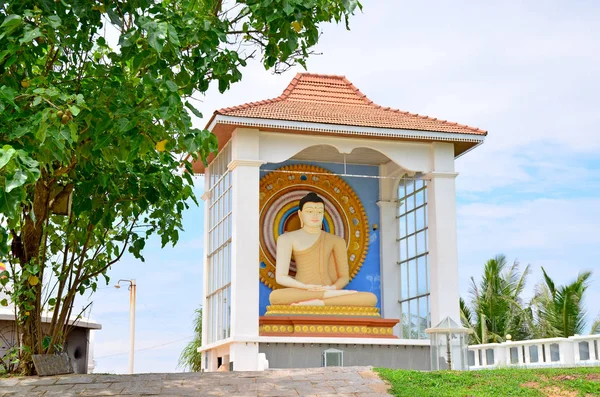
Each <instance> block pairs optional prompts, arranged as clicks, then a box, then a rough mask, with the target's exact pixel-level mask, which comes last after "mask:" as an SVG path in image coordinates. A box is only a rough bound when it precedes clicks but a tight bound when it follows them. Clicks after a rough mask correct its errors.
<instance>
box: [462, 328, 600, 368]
mask: <svg viewBox="0 0 600 397" xmlns="http://www.w3.org/2000/svg"><path fill="white" fill-rule="evenodd" d="M599 349H600V335H584V336H580V335H576V336H571V337H569V338H548V339H535V340H523V341H509V342H503V343H487V344H483V345H471V346H469V352H468V354H467V359H468V363H469V369H471V370H473V369H486V368H498V367H530V368H534V367H576V366H584V367H590V366H600V355H599Z"/></svg>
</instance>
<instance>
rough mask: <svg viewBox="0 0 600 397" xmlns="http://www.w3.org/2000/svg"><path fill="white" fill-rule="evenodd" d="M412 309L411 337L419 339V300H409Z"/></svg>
mask: <svg viewBox="0 0 600 397" xmlns="http://www.w3.org/2000/svg"><path fill="white" fill-rule="evenodd" d="M408 304H409V309H408V310H409V311H410V339H418V337H419V335H418V332H419V321H418V320H419V310H418V308H417V300H416V299H413V300H411V301H408Z"/></svg>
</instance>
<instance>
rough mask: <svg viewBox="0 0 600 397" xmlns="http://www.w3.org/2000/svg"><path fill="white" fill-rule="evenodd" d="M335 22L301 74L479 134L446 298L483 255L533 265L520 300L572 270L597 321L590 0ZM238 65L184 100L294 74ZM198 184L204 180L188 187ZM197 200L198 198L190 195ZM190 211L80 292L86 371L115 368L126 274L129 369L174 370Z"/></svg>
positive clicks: (597, 8) (236, 94)
mask: <svg viewBox="0 0 600 397" xmlns="http://www.w3.org/2000/svg"><path fill="white" fill-rule="evenodd" d="M363 3H364V9H363V12H362V13H361V12H358V13H357V15H356V16H355V17H354V18H353V19H352V20H351V31H346V30H345V28H344V27H343V25H327V26H324V29H323V35H322V37H321V40H320V43H319V45H318V46H317V48H316V50H317V52H319V53H321V55H319V56H315V57H313V58H312V59H310V60H309V62H308V71H309V72H313V73H325V74H336V75H345V76H346V77H347V78H348V79H349V80H350V81H351V82H353V83H354V85H355V86H356V87H358V88H359V89H360V90H361V91H362V92H363V93H364V94H366V95H367V96H368V97H369V98H370V99H371V100H373V101H375V103H378V104H380V105H382V106H390V107H392V108H399V109H402V110H406V111H410V112H413V113H418V114H425V115H428V116H432V117H437V118H440V119H446V120H451V121H456V122H459V123H462V124H468V125H471V126H475V127H479V128H482V129H485V130H488V131H489V135H488V137H487V138H486V141H485V143H484V144H483V145H482V146H480V147H478V148H477V149H475V150H473V151H471V152H469V153H467V154H466V155H464V156H462V157H460V158H459V159H458V160H457V162H456V168H457V171H458V172H459V173H460V175H459V177H458V178H457V180H456V183H457V217H458V218H457V223H458V244H459V245H458V249H459V278H460V293H461V296H463V297H468V289H469V279H470V277H472V276H473V277H475V278H476V280H478V279H479V277H480V275H481V272H482V268H483V264H484V263H485V262H486V261H487V260H488V259H490V258H492V257H494V256H495V255H497V254H501V253H503V254H505V255H506V257H507V259H508V261H509V262H510V263H512V262H513V261H515V260H516V261H518V262H519V263H520V264H521V268H523V267H524V266H525V265H527V264H529V265H531V270H532V274H531V276H530V277H529V279H528V283H527V289H526V293H525V297H526V300H528V299H529V298H530V297H531V295H532V294H533V289H534V287H535V284H537V283H538V282H539V281H540V280H541V277H542V273H541V267H542V266H543V267H544V268H545V269H546V271H547V272H548V274H549V275H550V276H551V277H552V278H553V279H554V280H555V281H556V282H557V283H558V284H564V283H567V282H571V281H573V280H574V279H575V278H576V276H577V273H578V272H579V271H582V270H592V271H594V275H593V277H592V281H591V284H590V287H589V289H588V291H587V292H586V294H587V297H586V302H585V304H586V307H587V310H588V315H587V319H588V327H589V326H590V325H591V322H592V320H593V319H594V318H595V317H596V316H597V315H598V314H600V265H599V264H598V258H599V257H600V256H599V255H598V254H599V251H600V248H599V247H600V233H598V228H599V227H598V225H600V211H598V210H597V208H598V207H599V206H600V172H599V171H600V156H599V155H598V153H600V133H599V132H600V131H598V130H599V128H600V112H599V111H598V109H600V99H599V96H598V94H597V93H598V92H599V91H600V51H598V50H599V46H598V37H600V24H598V23H597V21H598V20H599V18H600V4H598V2H597V1H593V0H590V1H578V0H574V1H569V2H565V1H561V2H559V1H552V0H545V1H533V0H532V1H509V0H507V1H503V2H480V1H460V0H455V1H429V2H409V1H391V0H390V1H375V0H373V1H368V2H367V1H364V2H363ZM300 71H303V70H302V69H301V68H294V69H292V70H290V71H288V72H286V73H285V74H283V75H273V74H272V73H271V72H270V71H265V70H264V68H263V67H262V66H261V65H260V63H259V62H258V61H255V62H250V64H249V66H248V67H246V68H245V70H244V71H243V73H244V77H243V80H242V81H241V82H240V83H237V84H235V85H234V86H233V87H232V88H231V90H229V91H228V92H227V93H225V94H223V95H221V94H219V93H218V91H217V90H216V89H215V88H214V87H213V89H211V90H210V91H209V92H208V93H207V94H206V96H204V97H202V98H199V99H201V102H198V103H197V106H198V107H199V108H200V110H201V112H202V113H203V114H204V116H205V119H204V120H199V119H196V121H195V123H196V126H197V127H199V128H202V127H204V125H205V123H206V121H207V120H208V118H210V115H211V114H212V112H213V111H214V110H215V109H219V108H222V107H226V106H232V105H239V104H242V103H246V102H250V101H255V100H262V99H267V98H273V97H277V96H279V95H280V94H281V92H282V91H283V90H284V89H285V87H286V86H287V84H288V83H289V82H290V80H291V79H292V78H293V77H294V75H295V73H296V72H300ZM196 192H197V197H200V196H201V194H202V192H203V186H202V180H199V181H198V184H197V186H196ZM200 201H201V200H200ZM202 214H203V207H202V203H201V205H200V207H196V206H193V207H192V208H191V209H190V210H188V211H187V212H186V214H185V220H184V227H185V232H184V233H182V234H181V240H180V242H179V244H178V245H177V246H176V247H175V248H171V247H167V248H165V249H160V242H159V240H157V239H152V240H151V241H149V242H148V244H147V245H146V249H145V256H146V262H145V263H141V262H139V261H136V260H135V259H133V258H132V257H127V258H124V259H123V260H122V261H121V262H120V263H118V264H116V265H115V266H114V267H113V269H112V270H111V271H110V273H109V275H110V276H111V278H112V280H111V286H108V287H105V288H102V289H100V290H99V291H98V293H97V294H95V295H94V296H92V297H91V300H93V301H94V304H93V307H92V310H91V317H92V318H93V319H94V320H95V321H98V322H99V323H101V324H102V327H103V329H102V330H101V331H99V332H96V336H95V357H96V363H97V366H96V370H95V372H98V373H103V372H110V373H125V372H126V371H127V360H128V356H127V352H128V349H129V339H128V337H129V320H128V319H129V317H128V316H129V300H128V293H127V289H126V288H121V289H118V290H117V289H115V288H113V287H112V284H113V281H116V280H118V279H120V278H122V279H136V280H137V284H138V295H137V310H136V342H135V343H136V345H135V346H136V350H137V351H136V355H135V359H136V366H135V371H136V372H172V371H177V370H178V369H177V359H178V357H179V354H180V352H181V350H182V349H183V347H184V346H185V344H186V343H187V342H189V340H190V339H191V337H192V335H193V332H192V317H193V313H194V310H195V309H196V308H198V307H199V306H200V303H201V296H202V285H203V282H202V272H201V266H202V256H203V247H202V245H203V215H202Z"/></svg>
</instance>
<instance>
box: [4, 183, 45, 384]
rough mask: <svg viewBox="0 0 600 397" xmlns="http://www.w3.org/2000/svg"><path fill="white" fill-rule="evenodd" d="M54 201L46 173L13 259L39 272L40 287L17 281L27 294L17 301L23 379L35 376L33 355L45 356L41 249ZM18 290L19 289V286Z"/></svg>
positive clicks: (25, 217)
mask: <svg viewBox="0 0 600 397" xmlns="http://www.w3.org/2000/svg"><path fill="white" fill-rule="evenodd" d="M49 199H50V186H49V185H48V180H47V178H46V175H44V173H43V174H42V177H41V178H40V179H39V180H38V181H37V183H36V184H35V192H34V199H33V205H32V208H30V209H29V210H28V211H27V210H25V211H23V214H22V228H21V234H20V236H18V239H16V241H17V245H20V247H18V246H15V245H13V256H15V257H16V258H18V262H19V263H20V264H21V268H22V269H24V268H25V267H26V266H27V265H36V264H37V265H38V266H39V270H38V271H37V272H32V275H33V276H36V277H38V283H37V284H36V283H34V284H35V285H32V283H31V281H30V280H29V277H21V279H20V280H15V284H17V283H18V284H19V285H18V288H19V289H21V291H23V293H22V294H20V297H19V298H18V300H17V308H18V310H19V313H18V316H17V319H18V321H19V323H20V328H21V332H22V335H21V337H22V344H21V347H22V350H21V357H20V361H19V372H20V373H21V374H22V375H33V374H34V367H33V360H32V355H33V354H39V353H42V350H43V346H42V339H43V335H41V332H42V329H41V309H42V308H41V283H42V277H43V269H44V265H45V263H44V262H45V258H42V257H41V256H42V255H41V254H42V253H41V252H40V248H41V247H42V239H43V237H44V226H45V225H46V220H47V218H48V216H49V210H48V204H49ZM15 287H17V286H15Z"/></svg>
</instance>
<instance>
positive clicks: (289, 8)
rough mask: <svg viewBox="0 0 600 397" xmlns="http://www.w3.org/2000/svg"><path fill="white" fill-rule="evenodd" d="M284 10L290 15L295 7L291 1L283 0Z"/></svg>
mask: <svg viewBox="0 0 600 397" xmlns="http://www.w3.org/2000/svg"><path fill="white" fill-rule="evenodd" d="M283 12H285V13H286V14H287V15H290V14H291V13H293V12H294V7H292V6H291V5H290V2H289V1H287V0H283Z"/></svg>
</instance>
